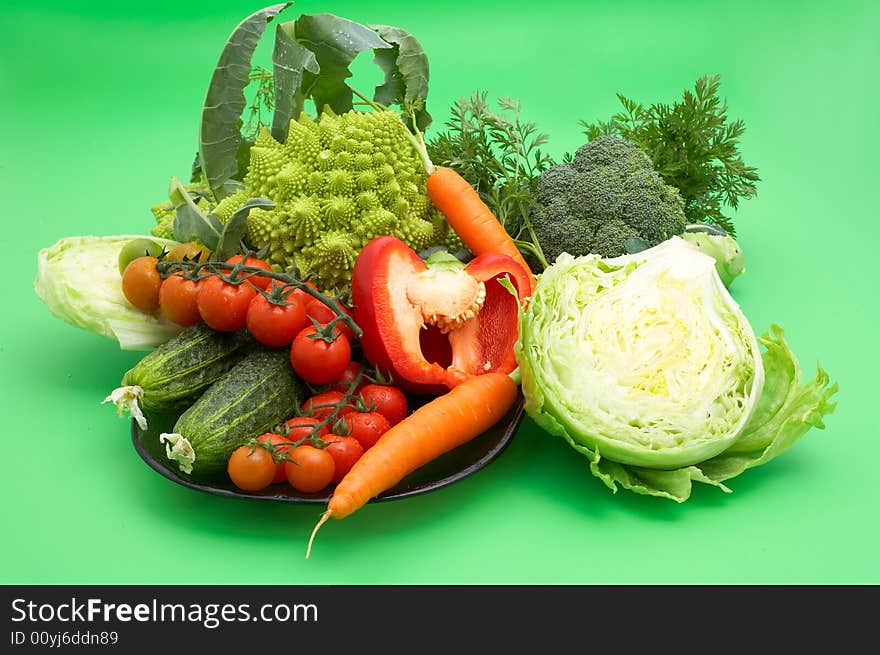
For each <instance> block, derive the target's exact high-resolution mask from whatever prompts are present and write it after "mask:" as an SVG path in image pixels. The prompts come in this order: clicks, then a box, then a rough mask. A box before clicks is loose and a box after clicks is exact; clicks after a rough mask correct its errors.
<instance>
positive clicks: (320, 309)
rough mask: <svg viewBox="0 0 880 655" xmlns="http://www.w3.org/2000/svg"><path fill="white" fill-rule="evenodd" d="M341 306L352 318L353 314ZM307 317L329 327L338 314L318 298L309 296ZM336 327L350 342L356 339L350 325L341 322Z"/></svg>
mask: <svg viewBox="0 0 880 655" xmlns="http://www.w3.org/2000/svg"><path fill="white" fill-rule="evenodd" d="M339 306H340V307H342V311H344V312H345V313H346V314H348V315H349V316H351V312H350V311H348V309H346V308H345V306H344V305H342V304H341V303H340V305H339ZM306 316H310V317H311V318H313V319H315V320H316V321H318V323H320V324H321V325H327V323H329V322H330V321H332V320H333V319H334V318H336V312H334V311H333V310H332V309H331V308H330V307H328V306H327V305H325V304H324V303H322V302H321V301H320V300H318V299H317V298H312V297H311V296H309V301H308V302H307V303H306ZM309 324H311V320H310V321H309ZM336 327H337V328H339V329H340V330H341V331H342V334H344V335H345V336H346V338H347V339H348V340H349V341H351V340H352V339H354V330H352V329H351V327H350V326H349V325H348V324H346V323H343V322H342V321H339V322H338V323H337V324H336Z"/></svg>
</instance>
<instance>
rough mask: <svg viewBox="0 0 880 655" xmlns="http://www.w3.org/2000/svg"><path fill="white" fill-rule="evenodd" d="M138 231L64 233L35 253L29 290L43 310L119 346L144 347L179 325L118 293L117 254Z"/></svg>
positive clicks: (162, 241)
mask: <svg viewBox="0 0 880 655" xmlns="http://www.w3.org/2000/svg"><path fill="white" fill-rule="evenodd" d="M139 238H149V239H151V240H152V241H155V242H156V243H159V244H160V245H166V246H171V245H174V244H175V243H176V242H174V241H167V240H165V239H157V238H155V237H142V236H138V235H119V236H103V237H97V236H81V237H67V238H64V239H61V240H59V241H58V242H57V243H55V244H54V245H52V246H49V247H48V248H43V249H42V250H40V252H39V253H38V255H37V277H36V279H35V280H34V290H35V291H36V293H37V296H39V297H40V300H42V301H43V302H44V303H45V304H46V307H48V308H49V311H50V312H52V314H54V315H55V316H57V317H58V318H61V319H63V320H64V321H66V322H67V323H70V324H71V325H74V326H76V327H79V328H82V329H84V330H88V331H90V332H94V333H96V334H100V335H102V336H105V337H109V338H111V339H116V340H117V341H118V342H119V347H120V348H122V349H123V350H150V349H152V348H154V347H155V346H158V345H159V344H160V343H164V342H165V341H167V340H168V339H170V338H171V337H172V336H174V335H175V334H177V333H178V332H180V330H181V328H180V326H178V325H174V324H173V323H170V322H169V321H166V320H164V319H162V318H160V317H158V316H154V315H153V314H147V313H145V312H142V311H140V310H139V309H137V308H136V307H134V306H133V305H132V304H131V303H129V302H128V300H126V299H125V296H124V295H123V294H122V276H121V275H120V273H119V268H118V258H119V251H120V250H121V249H122V247H123V246H124V245H125V244H126V243H128V242H129V241H132V240H134V239H139Z"/></svg>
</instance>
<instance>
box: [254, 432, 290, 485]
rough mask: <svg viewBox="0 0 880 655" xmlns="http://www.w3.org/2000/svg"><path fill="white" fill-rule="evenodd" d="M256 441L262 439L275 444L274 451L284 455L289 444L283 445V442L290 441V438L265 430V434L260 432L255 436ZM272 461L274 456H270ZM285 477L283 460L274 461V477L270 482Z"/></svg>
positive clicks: (288, 449) (287, 450)
mask: <svg viewBox="0 0 880 655" xmlns="http://www.w3.org/2000/svg"><path fill="white" fill-rule="evenodd" d="M257 441H262V442H263V443H270V444H272V445H273V446H275V447H276V448H275V453H276V454H277V455H286V454H287V453H289V452H290V446H285V445H284V444H290V443H292V442H291V440H290V439H288V438H287V437H282V436H281V435H280V434H275V433H274V432H267V433H266V434H261V435H260V436H259V437H257ZM272 459H273V461H274V460H275V458H274V457H273V458H272ZM286 479H287V476H286V475H285V473H284V462H275V477H274V478H272V484H274V483H276V482H284V481H285V480H286Z"/></svg>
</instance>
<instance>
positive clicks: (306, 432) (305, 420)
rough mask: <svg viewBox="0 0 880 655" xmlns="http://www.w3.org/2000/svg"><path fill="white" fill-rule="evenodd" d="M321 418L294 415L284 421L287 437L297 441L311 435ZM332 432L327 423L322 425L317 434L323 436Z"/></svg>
mask: <svg viewBox="0 0 880 655" xmlns="http://www.w3.org/2000/svg"><path fill="white" fill-rule="evenodd" d="M320 422H321V420H320V419H317V418H314V417H311V416H294V417H293V418H289V419H287V420H286V421H285V422H284V429H285V430H286V431H287V438H288V439H290V441H293V442H297V441H299V440H300V439H305V438H306V437H308V436H310V435H311V434H312V432H313V431H314V428H315V426H316V425H318V423H320ZM329 432H330V428H329V427H328V426H326V425H324V426H321V427H320V428H319V429H318V432H317V434H316V435H315V436H317V437H323V436H324V435H325V434H328V433H329Z"/></svg>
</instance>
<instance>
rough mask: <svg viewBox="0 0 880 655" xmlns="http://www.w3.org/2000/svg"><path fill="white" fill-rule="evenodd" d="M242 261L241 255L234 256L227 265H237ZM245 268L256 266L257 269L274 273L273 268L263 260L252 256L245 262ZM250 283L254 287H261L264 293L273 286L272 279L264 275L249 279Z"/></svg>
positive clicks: (228, 260)
mask: <svg viewBox="0 0 880 655" xmlns="http://www.w3.org/2000/svg"><path fill="white" fill-rule="evenodd" d="M242 259H244V258H243V257H242V256H241V255H233V256H232V257H230V258H229V259H227V260H226V263H227V264H237V263H239V262H240V261H241V260H242ZM244 265H245V266H255V267H256V268H262V269H263V270H264V271H270V272H271V271H272V267H271V266H270V265H269V264H268V263H267V262H264V261H263V260H262V259H257V258H256V257H254V256H252V255H248V258H247V259H246V260H245V262H244ZM248 280H249V281H250V282H252V283H253V285H254V286H256V287H260V288H261V289H262V290H263V291H267V290H268V289H269V288H270V287H271V286H272V278H270V277H263V276H262V275H253V276H251V277H249V278H248Z"/></svg>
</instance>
